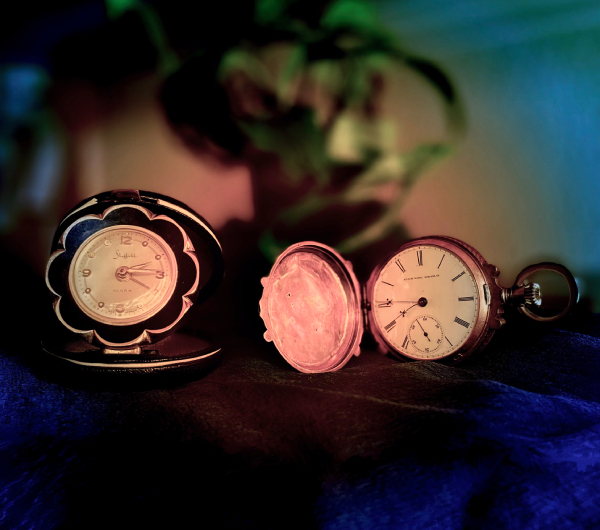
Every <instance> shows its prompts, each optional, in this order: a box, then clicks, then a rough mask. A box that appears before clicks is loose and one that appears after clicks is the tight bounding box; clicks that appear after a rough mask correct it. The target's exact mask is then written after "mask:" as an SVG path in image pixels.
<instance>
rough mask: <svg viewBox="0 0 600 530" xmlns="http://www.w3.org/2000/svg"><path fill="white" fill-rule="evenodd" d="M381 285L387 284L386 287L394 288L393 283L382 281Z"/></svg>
mask: <svg viewBox="0 0 600 530" xmlns="http://www.w3.org/2000/svg"><path fill="white" fill-rule="evenodd" d="M381 283H385V284H386V285H389V286H390V287H394V284H393V283H388V282H384V281H383V280H382V281H381Z"/></svg>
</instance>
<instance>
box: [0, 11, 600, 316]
mask: <svg viewBox="0 0 600 530" xmlns="http://www.w3.org/2000/svg"><path fill="white" fill-rule="evenodd" d="M116 4H118V3H115V2H112V3H111V5H116ZM308 4H314V2H312V3H311V2H308ZM356 4H357V6H359V7H360V3H358V2H357V3H356ZM248 5H250V4H248ZM374 5H375V7H376V9H377V10H378V12H379V15H380V19H381V20H382V22H383V24H384V25H385V26H387V27H388V28H390V29H391V31H392V33H394V34H395V35H397V36H398V38H399V41H400V43H401V45H402V46H403V48H404V49H406V50H409V51H410V52H412V53H414V54H415V55H416V56H419V57H426V58H428V59H431V60H433V61H434V62H435V63H436V64H437V65H438V66H440V67H441V68H442V70H443V71H444V72H445V73H446V74H447V75H448V77H449V79H450V80H451V82H452V85H453V86H454V88H455V90H456V92H457V93H458V94H459V96H460V98H461V101H462V107H463V109H464V112H465V116H466V128H465V131H466V133H465V136H464V138H462V139H461V140H460V141H458V142H457V143H456V146H455V147H454V149H453V151H452V153H451V154H449V156H447V157H445V158H444V159H443V160H441V161H439V162H438V163H437V164H435V165H433V166H432V167H431V168H428V169H427V170H426V171H424V172H423V174H422V175H420V177H419V179H418V180H417V181H416V183H415V185H414V187H413V188H412V190H411V192H410V194H409V195H407V197H406V202H405V203H404V205H403V208H402V209H401V211H400V213H399V216H400V219H401V221H402V222H403V223H404V226H405V230H406V236H407V237H408V236H410V237H419V236H424V235H432V234H441V235H451V236H454V237H458V238H460V239H463V240H465V241H466V242H468V243H470V244H471V245H473V246H475V247H476V248H477V249H478V250H479V251H480V252H481V253H482V254H483V255H484V256H485V257H486V258H487V260H488V261H490V262H492V263H494V264H496V265H498V266H499V268H500V269H501V271H502V276H501V279H502V281H503V284H506V285H508V284H510V282H511V281H512V280H513V279H514V277H515V276H516V274H517V273H518V272H519V271H520V270H521V268H523V267H524V266H526V265H528V264H531V263H534V262H538V261H542V260H553V261H559V262H562V263H564V264H565V265H567V266H568V267H570V268H571V270H572V271H573V272H574V274H575V276H576V277H577V278H578V280H579V281H580V282H581V286H582V288H583V290H584V294H586V295H587V296H588V297H589V298H590V299H591V300H592V302H593V304H594V307H595V310H596V311H598V310H600V237H599V236H598V226H599V225H600V207H598V201H599V199H600V183H599V182H600V181H599V179H598V175H597V172H598V167H600V146H599V143H598V142H599V139H600V138H599V132H600V112H599V110H600V62H599V61H598V52H599V51H600V29H599V28H600V7H599V6H598V5H597V3H595V2H588V1H583V0H574V1H573V0H571V1H567V0H545V1H539V0H503V1H499V0H478V1H472V2H468V1H464V0H453V1H441V0H379V1H378V2H377V3H375V4H374ZM17 11H18V10H17ZM198 13H199V11H198V9H196V11H194V16H198ZM109 15H110V13H108V12H107V9H106V5H105V4H104V3H103V2H87V3H83V4H74V3H69V2H62V3H57V4H56V5H51V4H48V5H47V6H46V8H45V10H44V11H43V12H39V13H31V12H28V11H26V10H25V9H24V8H23V9H21V12H20V14H19V12H18V13H17V15H15V18H13V19H12V21H11V20H10V18H9V19H7V18H5V20H4V24H5V26H6V28H5V31H4V33H3V35H4V40H3V51H2V55H1V56H0V60H1V61H2V64H1V65H0V68H1V75H2V92H1V95H2V99H1V101H2V109H3V110H2V118H3V124H2V131H3V138H4V141H3V144H2V151H1V153H0V154H1V155H2V158H1V159H0V162H1V163H2V171H3V174H2V179H3V180H2V196H1V197H0V208H1V209H0V228H1V230H2V238H3V239H2V245H3V246H4V248H6V249H8V250H9V251H10V252H12V253H13V254H14V255H15V256H18V257H19V258H20V259H22V260H24V261H25V262H26V263H28V264H30V266H31V267H32V269H33V270H35V271H36V272H37V273H38V274H42V273H43V268H44V264H45V260H46V259H47V252H48V249H49V244H50V239H51V237H52V233H53V230H54V227H55V226H56V224H57V222H58V220H59V219H60V216H61V215H62V214H64V212H65V211H66V210H67V209H68V208H70V207H71V206H72V205H73V204H75V203H76V202H77V201H78V200H81V199H83V198H85V197H87V196H89V195H92V194H94V193H98V192H100V191H103V190H106V189H114V188H141V189H151V190H154V191H158V192H161V193H165V194H167V195H171V196H173V197H176V198H178V199H180V200H183V201H185V202H187V203H188V204H190V206H192V207H193V208H195V209H196V210H197V211H198V212H200V213H201V214H202V215H203V216H205V217H206V218H207V219H208V220H209V222H211V223H212V224H213V225H214V226H215V228H216V229H217V230H220V229H222V228H223V227H225V226H226V225H227V223H228V222H230V221H232V220H237V222H239V223H251V222H252V221H253V220H255V219H256V217H257V215H260V210H261V209H260V208H258V209H257V204H258V203H257V197H256V193H257V190H256V185H254V184H253V179H257V178H261V171H260V170H257V166H256V164H254V163H253V162H250V161H248V160H247V159H246V158H245V157H244V156H243V155H242V156H238V157H234V158H231V157H223V156H221V154H222V153H220V151H219V150H218V149H217V150H214V149H202V150H195V151H194V150H192V149H190V148H189V146H188V145H186V144H185V143H184V142H183V141H182V140H181V135H180V134H177V133H176V131H174V129H173V127H172V126H170V125H169V123H168V121H167V119H166V116H165V112H164V109H163V108H162V106H161V104H160V101H159V99H158V97H157V94H158V93H159V92H160V88H161V86H162V82H163V79H164V78H163V77H162V76H161V75H158V74H157V73H156V72H157V69H158V66H157V65H158V64H159V63H160V59H161V58H160V57H157V56H155V55H154V54H152V53H147V50H146V49H145V48H144V47H143V46H141V45H140V46H138V44H139V42H142V41H143V40H144V39H147V38H148V36H147V35H146V34H145V33H144V31H143V30H140V33H139V35H138V34H136V33H135V32H133V33H132V31H133V30H132V29H131V28H132V27H133V28H135V27H137V26H136V24H135V23H133V25H130V26H127V30H126V35H120V34H119V32H118V31H117V32H115V31H114V30H111V31H112V32H110V33H109V35H108V36H107V35H103V34H102V32H103V31H104V29H103V28H106V27H107V26H108V25H110V24H113V22H111V19H110V16H109ZM182 16H184V15H182ZM200 16H201V11H200ZM210 16H212V17H215V16H216V17H219V16H221V17H222V16H223V15H222V13H221V14H220V12H218V10H217V12H216V14H215V13H214V12H211V13H210ZM230 20H232V21H233V20H235V23H233V22H232V23H233V24H234V26H235V24H237V25H238V26H239V27H243V26H244V23H245V22H244V14H243V13H242V14H240V15H239V17H235V14H234V15H233V16H232V18H231V19H230ZM206 24H207V22H206V21H204V22H202V21H201V20H198V26H199V27H200V29H199V30H198V31H205V30H206V29H205V26H206ZM224 25H227V24H226V22H224ZM202 28H204V29H202ZM138 29H139V28H138ZM234 29H235V28H234ZM232 34H235V31H232ZM74 35H75V36H77V38H78V39H80V40H77V41H73V40H71V41H69V39H72V38H73V36H74ZM82 35H83V36H85V35H91V37H90V38H93V39H106V42H112V43H116V44H115V49H113V50H111V49H108V50H106V57H107V58H108V59H110V58H111V57H117V56H120V62H119V67H120V68H121V70H122V71H120V72H118V75H116V74H115V75H116V77H115V79H113V80H107V79H106V78H103V77H102V76H103V75H104V74H103V71H96V70H94V71H92V72H90V71H89V69H90V67H89V65H90V64H91V65H95V64H103V63H102V57H103V56H104V55H103V54H101V56H100V57H94V58H90V57H88V56H85V55H84V56H81V55H78V54H77V53H76V52H77V50H76V49H75V50H73V48H77V47H78V46H79V44H80V43H81V42H83V41H82V40H81V38H82V37H81V36H82ZM119 35H120V36H119ZM119 38H120V39H121V40H120V41H119ZM84 40H85V39H84ZM69 42H71V44H69ZM75 42H77V43H79V44H75ZM123 44H125V46H124V47H121V48H119V47H118V46H122V45H123ZM57 49H59V50H60V53H59V54H58V56H59V58H60V60H59V61H58V63H57V62H56V61H55V60H53V59H52V57H56V56H57V52H56V50H57ZM94 49H95V48H94ZM111 54H113V55H111ZM91 59H93V60H91ZM108 59H106V60H108ZM53 61H54V62H53ZM57 64H58V66H57ZM86 64H87V65H88V66H86ZM61 65H62V67H63V70H62V71H61ZM65 65H67V66H65ZM127 65H130V67H131V68H130V70H128V67H127ZM65 69H66V70H67V72H65ZM73 69H75V72H73ZM109 70H110V69H109ZM107 71H108V70H107ZM95 73H97V74H98V75H96V77H94V76H95ZM38 85H39V86H40V88H39V91H42V92H44V93H46V94H47V95H46V96H44V98H42V103H40V104H39V105H38V106H37V107H36V112H35V116H34V117H33V118H23V116H19V115H18V114H19V108H20V107H19V105H21V106H23V107H27V101H26V100H27V97H28V94H29V95H30V96H31V97H34V95H35V93H36V90H37V89H36V86H38ZM15 86H16V88H15ZM46 91H47V92H46ZM20 97H21V99H19V98H20ZM383 99H384V101H383V103H382V107H381V109H383V110H382V112H383V114H385V116H386V118H387V119H388V120H390V121H392V122H395V123H396V125H397V127H398V136H397V138H396V137H394V138H395V140H394V141H395V142H396V144H397V147H398V149H399V150H406V149H410V148H412V147H414V146H415V145H418V144H419V143H421V142H424V141H428V140H430V139H432V138H434V139H435V138H439V137H441V136H443V134H444V124H443V118H442V116H443V108H442V107H443V105H442V104H441V103H440V98H439V95H438V94H436V93H435V90H434V89H433V88H432V86H431V84H430V83H429V84H428V83H427V82H425V81H424V80H423V79H422V78H419V77H418V76H415V75H414V73H411V72H407V71H406V70H402V69H399V70H398V72H396V73H394V74H393V75H392V76H391V77H390V80H389V83H388V85H387V89H386V92H385V97H384V98H383ZM28 119H29V120H30V121H29V122H27V120H28ZM19 120H21V122H22V123H21V122H19ZM15 124H17V125H15ZM7 138H12V140H7ZM16 151H17V152H18V153H20V155H19V156H15V152H16ZM15 161H17V162H15ZM265 178H266V177H265ZM264 193H265V192H264V190H263V194H264ZM267 193H268V191H267ZM292 195H293V194H292ZM277 200H279V198H278V197H276V196H275V195H273V201H277ZM312 235H313V234H312V233H310V236H312ZM257 244H258V242H257Z"/></svg>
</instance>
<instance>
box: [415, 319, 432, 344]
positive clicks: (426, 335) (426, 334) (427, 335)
mask: <svg viewBox="0 0 600 530" xmlns="http://www.w3.org/2000/svg"><path fill="white" fill-rule="evenodd" d="M417 324H419V327H420V328H421V330H422V331H423V335H425V338H426V339H427V340H428V341H429V342H431V339H430V338H429V334H428V333H427V332H426V331H425V330H424V329H423V326H421V323H420V322H419V319H418V318H417Z"/></svg>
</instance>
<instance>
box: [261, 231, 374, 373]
mask: <svg viewBox="0 0 600 530" xmlns="http://www.w3.org/2000/svg"><path fill="white" fill-rule="evenodd" d="M261 282H262V285H263V287H264V290H263V296H262V298H261V300H260V316H261V317H262V319H263V320H264V322H265V326H266V328H267V331H266V332H265V334H264V337H265V339H266V340H267V341H269V342H270V341H273V343H274V344H275V347H276V348H277V349H278V350H279V352H280V353H281V355H282V356H283V357H284V358H285V360H286V361H287V362H288V363H290V364H291V365H292V366H293V367H294V368H296V369H297V370H300V371H301V372H305V373H316V372H331V371H335V370H338V369H340V368H341V367H342V366H344V365H345V364H346V363H347V362H348V361H349V360H350V358H351V357H352V355H359V354H360V349H359V343H360V340H361V338H362V334H363V330H364V327H363V319H362V313H361V292H360V286H359V283H358V280H357V279H356V276H355V274H354V272H353V270H352V264H351V263H350V262H348V261H346V260H344V259H343V258H342V256H341V255H340V254H339V253H338V252H336V251H335V250H333V249H332V248H331V247H328V246H327V245H323V244H321V243H316V242H314V241H305V242H302V243H296V244H295V245H292V246H290V247H288V248H287V249H286V250H285V251H284V252H283V253H282V254H281V255H280V256H279V258H278V259H277V261H276V262H275V264H274V265H273V267H272V269H271V272H270V273H269V276H268V277H266V278H263V279H262V280H261Z"/></svg>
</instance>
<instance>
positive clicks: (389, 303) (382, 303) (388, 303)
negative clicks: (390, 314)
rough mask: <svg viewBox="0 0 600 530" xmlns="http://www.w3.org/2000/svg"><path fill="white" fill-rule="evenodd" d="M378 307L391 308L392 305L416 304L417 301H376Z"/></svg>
mask: <svg viewBox="0 0 600 530" xmlns="http://www.w3.org/2000/svg"><path fill="white" fill-rule="evenodd" d="M375 303H376V304H377V305H378V306H379V307H391V306H392V304H418V301H417V300H384V301H383V300H376V301H375Z"/></svg>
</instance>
